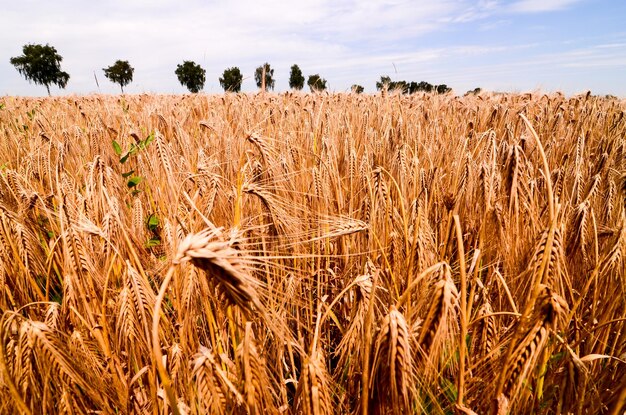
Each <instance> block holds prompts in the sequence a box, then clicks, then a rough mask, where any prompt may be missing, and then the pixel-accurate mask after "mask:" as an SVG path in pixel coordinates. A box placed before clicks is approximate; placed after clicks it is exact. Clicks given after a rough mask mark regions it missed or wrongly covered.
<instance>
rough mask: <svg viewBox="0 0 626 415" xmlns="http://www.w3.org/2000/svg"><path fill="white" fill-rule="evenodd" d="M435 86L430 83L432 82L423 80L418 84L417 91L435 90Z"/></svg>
mask: <svg viewBox="0 0 626 415" xmlns="http://www.w3.org/2000/svg"><path fill="white" fill-rule="evenodd" d="M434 88H435V87H434V86H433V85H432V84H430V83H428V82H426V81H421V82H420V83H419V84H417V89H416V91H422V92H433V89H434Z"/></svg>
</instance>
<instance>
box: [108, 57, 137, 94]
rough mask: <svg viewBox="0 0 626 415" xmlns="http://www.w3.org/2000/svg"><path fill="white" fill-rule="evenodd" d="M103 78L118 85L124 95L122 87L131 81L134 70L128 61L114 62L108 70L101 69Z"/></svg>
mask: <svg viewBox="0 0 626 415" xmlns="http://www.w3.org/2000/svg"><path fill="white" fill-rule="evenodd" d="M102 70H103V71H104V76H106V77H107V78H109V80H110V81H111V82H113V83H116V84H119V85H120V88H121V90H122V94H123V93H124V87H125V86H126V85H128V84H130V83H131V82H132V81H133V73H134V72H135V68H133V67H132V66H130V64H129V63H128V61H121V60H118V61H115V63H114V64H113V65H111V66H109V67H108V68H102Z"/></svg>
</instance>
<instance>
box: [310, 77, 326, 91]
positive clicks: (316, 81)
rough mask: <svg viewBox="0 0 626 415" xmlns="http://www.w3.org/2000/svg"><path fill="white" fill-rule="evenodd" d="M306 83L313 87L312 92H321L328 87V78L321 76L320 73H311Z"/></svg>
mask: <svg viewBox="0 0 626 415" xmlns="http://www.w3.org/2000/svg"><path fill="white" fill-rule="evenodd" d="M306 84H307V85H308V86H309V88H311V92H320V91H324V90H325V89H326V79H324V78H322V77H320V76H319V74H315V75H309V80H308V81H307V82H306Z"/></svg>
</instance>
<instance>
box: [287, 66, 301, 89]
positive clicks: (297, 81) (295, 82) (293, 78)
mask: <svg viewBox="0 0 626 415" xmlns="http://www.w3.org/2000/svg"><path fill="white" fill-rule="evenodd" d="M289 88H291V89H295V90H297V91H300V90H301V89H302V88H304V75H302V70H300V67H299V66H298V65H296V64H294V65H292V66H291V71H290V72H289Z"/></svg>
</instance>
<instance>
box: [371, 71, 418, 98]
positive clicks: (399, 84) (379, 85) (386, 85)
mask: <svg viewBox="0 0 626 415" xmlns="http://www.w3.org/2000/svg"><path fill="white" fill-rule="evenodd" d="M410 87H411V84H410V83H407V82H406V81H392V80H391V78H390V77H388V76H387V75H385V76H381V77H380V81H379V82H376V89H377V90H379V91H382V90H384V91H400V92H402V93H403V94H407V93H409V91H410Z"/></svg>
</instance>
